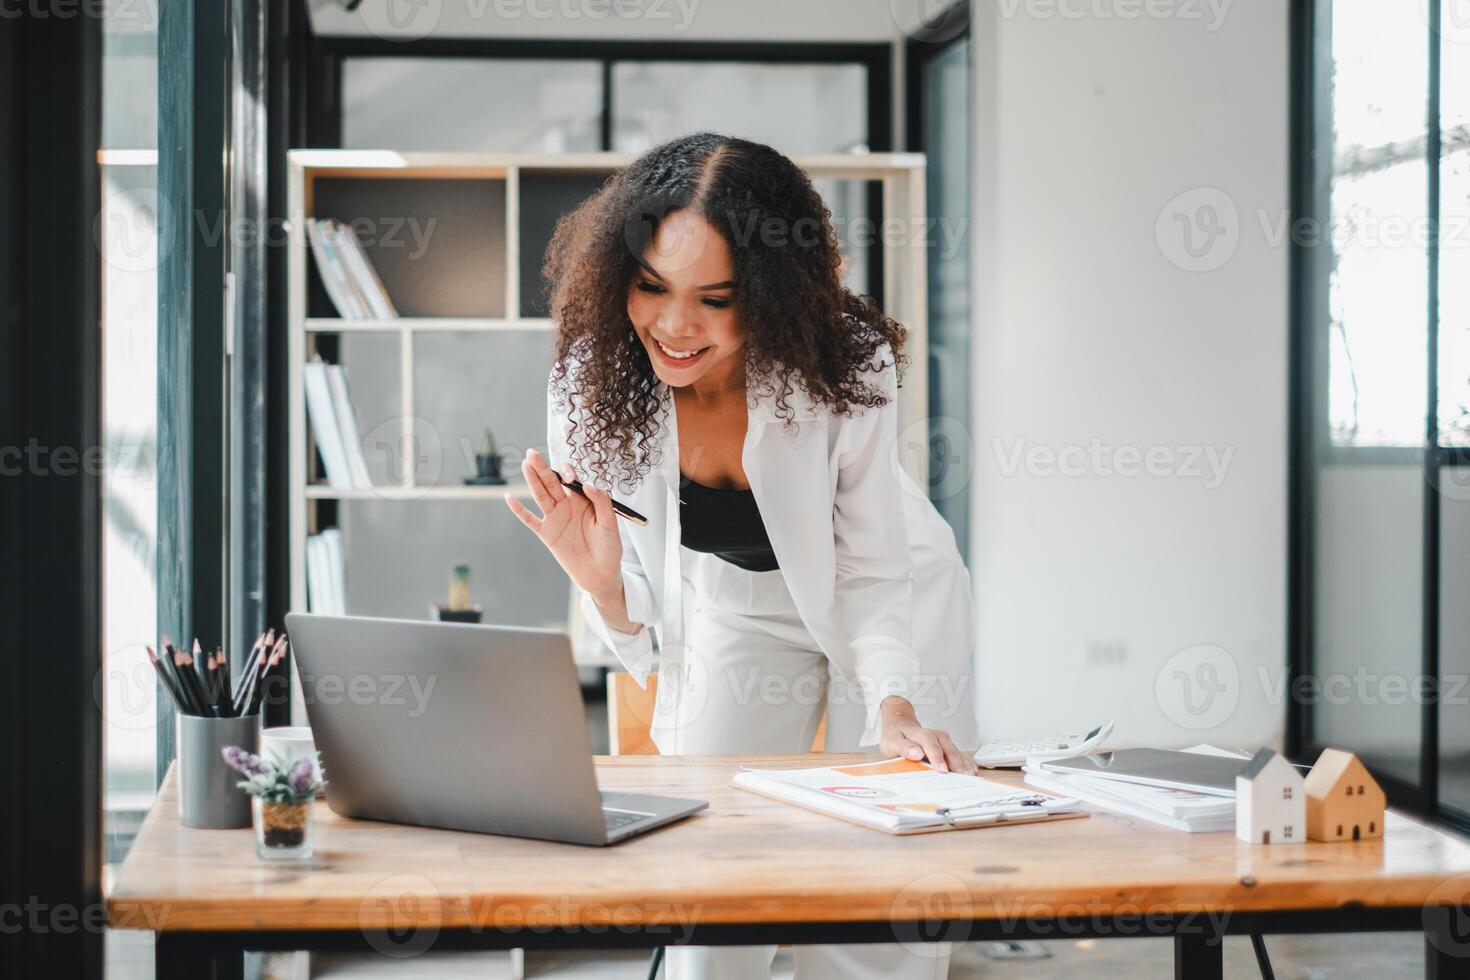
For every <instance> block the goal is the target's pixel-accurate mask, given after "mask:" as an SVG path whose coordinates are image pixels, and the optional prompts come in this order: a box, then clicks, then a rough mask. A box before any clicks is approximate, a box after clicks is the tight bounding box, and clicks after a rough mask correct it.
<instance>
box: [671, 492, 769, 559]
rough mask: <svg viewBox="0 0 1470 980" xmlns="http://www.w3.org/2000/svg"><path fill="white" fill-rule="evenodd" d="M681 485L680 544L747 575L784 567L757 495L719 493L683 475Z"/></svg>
mask: <svg viewBox="0 0 1470 980" xmlns="http://www.w3.org/2000/svg"><path fill="white" fill-rule="evenodd" d="M679 484H680V487H679V503H680V504H681V505H682V506H681V507H680V508H679V542H680V543H681V544H682V545H684V547H686V548H688V549H689V550H690V551H700V552H704V553H705V554H710V555H714V556H715V557H716V558H723V559H724V560H725V561H727V562H729V563H730V564H732V565H737V566H739V567H740V568H743V569H745V570H746V571H747V572H770V571H775V570H776V569H777V568H780V567H781V566H780V565H778V564H777V563H776V553H775V552H774V551H772V550H771V539H770V537H769V536H767V534H766V524H765V522H764V521H762V520H761V512H760V508H758V507H756V505H755V494H754V493H752V492H751V491H749V490H717V489H715V488H714V487H707V486H705V485H704V484H702V483H695V482H694V481H693V480H691V479H689V477H687V476H684V475H683V474H682V473H681V474H680V480H679Z"/></svg>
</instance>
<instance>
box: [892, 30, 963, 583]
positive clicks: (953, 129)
mask: <svg viewBox="0 0 1470 980" xmlns="http://www.w3.org/2000/svg"><path fill="white" fill-rule="evenodd" d="M968 19H969V18H968V16H966V18H965V22H966V23H968ZM908 52H909V55H908V56H909V65H910V70H909V86H910V87H911V89H912V91H911V93H910V99H909V105H910V107H911V108H910V112H911V113H912V117H911V118H910V120H909V125H910V129H909V141H910V146H911V148H912V149H915V150H919V151H922V152H924V153H925V154H927V155H928V160H929V168H928V174H927V188H926V189H927V197H928V201H927V202H926V208H925V212H926V213H927V214H929V215H932V216H934V219H935V229H936V230H935V231H934V232H933V233H932V235H931V237H930V241H929V245H930V248H929V416H930V419H929V497H930V499H932V500H933V501H934V506H935V508H937V509H938V511H939V513H940V514H942V515H943V516H944V518H945V520H947V521H949V524H950V526H951V527H952V528H954V532H955V543H956V544H957V545H958V546H959V550H960V555H961V556H962V557H963V556H966V555H968V554H969V534H970V494H969V489H970V479H971V477H972V476H973V474H974V469H975V447H974V443H973V440H972V438H971V436H970V418H971V410H970V409H971V398H970V309H971V304H970V249H969V242H970V235H969V222H970V193H969V182H970V178H971V174H972V168H971V166H970V137H971V128H970V77H971V75H970V59H971V57H972V52H971V45H970V38H969V34H968V29H967V30H966V32H965V33H963V34H961V35H959V36H957V37H954V38H952V39H948V40H947V41H946V42H945V43H939V44H936V43H931V42H928V41H924V40H919V39H916V40H914V41H911V42H910V44H909V48H908Z"/></svg>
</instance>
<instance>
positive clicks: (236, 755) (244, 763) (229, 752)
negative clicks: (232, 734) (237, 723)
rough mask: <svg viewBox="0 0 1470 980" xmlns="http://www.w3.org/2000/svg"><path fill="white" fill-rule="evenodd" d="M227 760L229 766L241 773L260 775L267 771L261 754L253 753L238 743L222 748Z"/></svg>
mask: <svg viewBox="0 0 1470 980" xmlns="http://www.w3.org/2000/svg"><path fill="white" fill-rule="evenodd" d="M220 754H222V755H223V756H224V757H225V762H226V763H228V764H229V767H230V768H231V769H233V770H235V771H236V772H238V773H240V774H241V775H245V776H259V775H261V774H262V773H264V772H266V771H267V766H266V764H265V763H264V762H262V761H261V759H260V756H257V755H251V754H250V753H249V752H246V751H245V750H244V749H242V748H240V746H238V745H230V746H226V747H225V748H224V749H222V750H221V753H220Z"/></svg>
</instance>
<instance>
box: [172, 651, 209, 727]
mask: <svg viewBox="0 0 1470 980" xmlns="http://www.w3.org/2000/svg"><path fill="white" fill-rule="evenodd" d="M174 666H175V667H177V668H178V670H179V676H180V677H181V678H183V681H184V690H185V691H187V692H188V693H189V699H190V700H191V701H193V702H194V711H193V713H194V714H196V715H199V716H200V717H205V718H207V717H208V716H209V715H210V714H211V712H210V710H209V707H208V705H209V700H208V699H207V698H206V697H205V696H204V684H203V683H202V682H201V681H200V680H199V674H198V673H197V672H196V671H195V670H194V658H193V657H191V656H189V655H188V654H187V653H185V652H184V651H182V650H180V649H178V648H177V647H175V648H174Z"/></svg>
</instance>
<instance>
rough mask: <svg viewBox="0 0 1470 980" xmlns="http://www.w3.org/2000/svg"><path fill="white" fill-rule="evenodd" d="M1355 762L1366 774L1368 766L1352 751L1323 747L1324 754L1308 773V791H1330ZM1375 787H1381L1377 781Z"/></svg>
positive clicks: (1311, 792) (1317, 793) (1323, 792)
mask: <svg viewBox="0 0 1470 980" xmlns="http://www.w3.org/2000/svg"><path fill="white" fill-rule="evenodd" d="M1355 762H1357V763H1358V765H1359V766H1360V767H1361V768H1362V769H1363V772H1364V774H1365V775H1366V774H1367V771H1368V770H1367V767H1366V766H1364V765H1363V764H1362V763H1361V762H1359V760H1358V757H1357V756H1355V755H1353V754H1352V753H1351V752H1345V751H1343V750H1342V749H1323V750H1322V754H1321V755H1320V756H1318V757H1317V762H1316V764H1315V765H1313V766H1312V771H1311V772H1310V773H1308V774H1307V793H1308V794H1315V795H1325V794H1327V793H1330V792H1331V791H1332V787H1334V786H1336V785H1337V782H1338V780H1340V779H1342V777H1343V776H1344V775H1345V774H1346V773H1347V771H1348V769H1349V767H1351V766H1352V764H1353V763H1355ZM1372 778H1373V777H1372V776H1371V775H1368V779H1370V780H1372ZM1373 788H1374V789H1378V788H1379V787H1378V784H1377V782H1376V781H1375V782H1374V784H1373Z"/></svg>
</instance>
